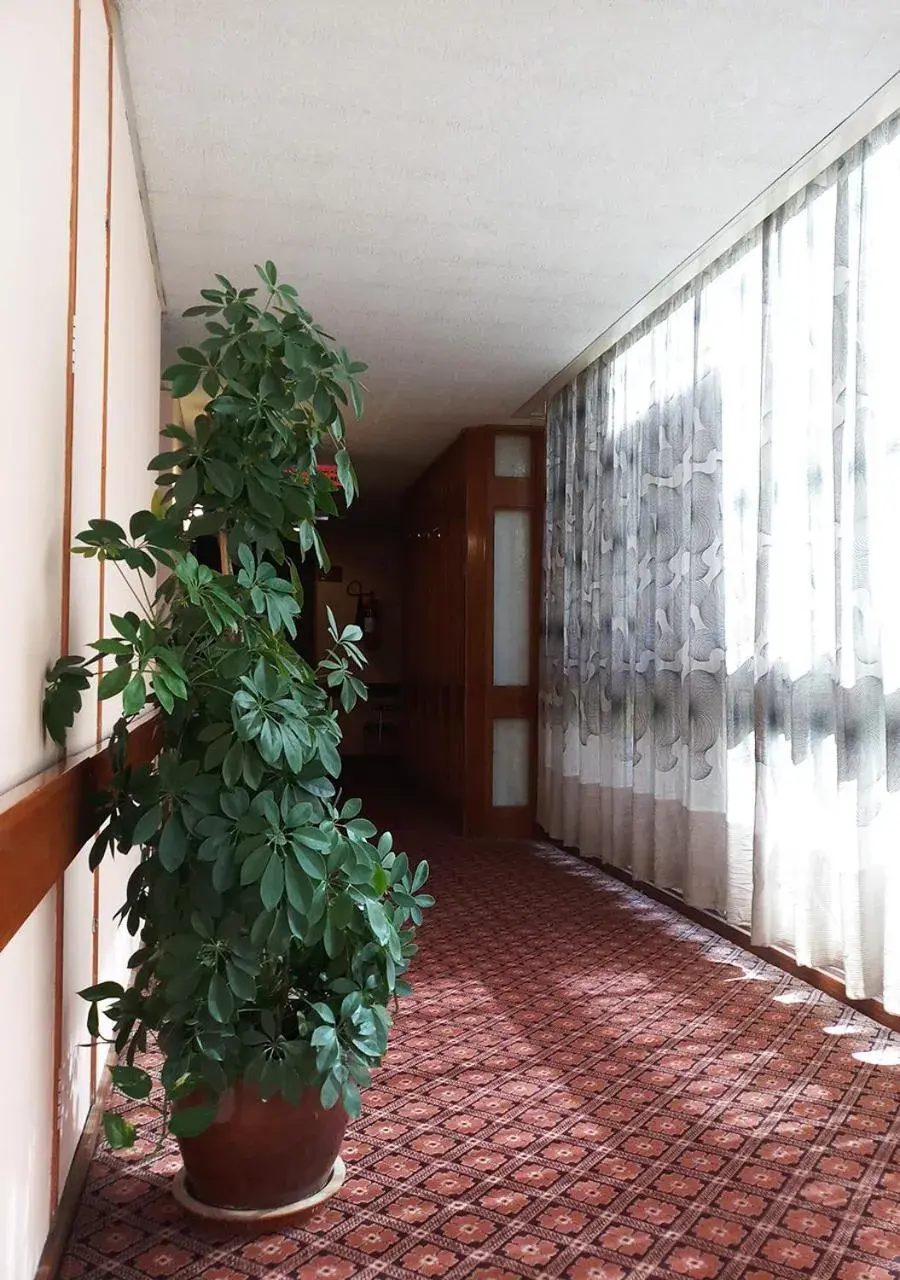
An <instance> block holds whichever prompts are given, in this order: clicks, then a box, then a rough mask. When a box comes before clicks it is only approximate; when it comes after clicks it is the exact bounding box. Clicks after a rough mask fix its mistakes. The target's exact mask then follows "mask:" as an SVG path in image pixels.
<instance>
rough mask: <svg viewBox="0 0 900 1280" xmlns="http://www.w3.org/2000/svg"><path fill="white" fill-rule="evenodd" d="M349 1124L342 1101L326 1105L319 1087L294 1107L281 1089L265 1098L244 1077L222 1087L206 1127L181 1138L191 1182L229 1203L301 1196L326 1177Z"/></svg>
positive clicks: (220, 1203)
mask: <svg viewBox="0 0 900 1280" xmlns="http://www.w3.org/2000/svg"><path fill="white" fill-rule="evenodd" d="M194 1101H196V1099H185V1101H184V1103H183V1105H190V1103H191V1102H194ZM346 1127H347V1113H346V1111H345V1110H344V1108H343V1107H342V1106H341V1104H340V1103H338V1104H337V1105H336V1106H334V1107H332V1108H331V1110H330V1111H326V1110H325V1108H324V1107H323V1106H322V1104H321V1102H320V1101H319V1091H318V1089H307V1090H306V1091H305V1092H304V1093H303V1094H302V1095H301V1097H300V1102H299V1104H298V1105H297V1106H296V1107H292V1106H291V1104H290V1103H289V1102H286V1101H285V1099H284V1098H283V1097H281V1095H280V1094H279V1095H278V1096H277V1097H275V1098H270V1100H269V1101H268V1102H263V1101H262V1099H261V1098H260V1096H259V1094H258V1093H257V1092H256V1089H255V1088H253V1087H252V1086H250V1085H244V1084H241V1083H238V1084H236V1085H235V1086H234V1088H232V1089H229V1090H228V1092H227V1093H224V1094H223V1095H222V1099H221V1101H220V1103H219V1111H218V1114H217V1116H216V1118H215V1120H214V1121H213V1122H212V1124H211V1125H210V1126H209V1128H208V1129H206V1130H205V1131H204V1132H203V1133H201V1134H198V1136H197V1137H196V1138H179V1139H178V1145H179V1146H180V1147H181V1155H182V1158H183V1160H184V1167H185V1173H186V1175H187V1186H188V1190H189V1191H190V1193H191V1195H192V1196H193V1197H195V1198H196V1199H197V1200H199V1201H200V1202H201V1203H203V1204H204V1205H211V1206H216V1207H219V1208H223V1209H245V1210H267V1209H278V1208H281V1207H282V1206H285V1205H292V1204H296V1203H297V1202H299V1201H301V1200H306V1199H308V1198H309V1197H310V1196H314V1195H315V1194H316V1192H318V1191H321V1190H322V1188H323V1187H324V1186H325V1184H326V1183H327V1182H328V1180H329V1178H330V1177H331V1173H332V1170H333V1168H334V1164H335V1161H336V1160H337V1157H338V1153H339V1152H340V1149H341V1142H342V1141H343V1138H344V1130H345V1129H346Z"/></svg>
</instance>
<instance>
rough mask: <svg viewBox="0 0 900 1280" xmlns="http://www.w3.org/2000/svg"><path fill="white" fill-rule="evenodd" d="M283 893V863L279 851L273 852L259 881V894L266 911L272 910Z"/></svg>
mask: <svg viewBox="0 0 900 1280" xmlns="http://www.w3.org/2000/svg"><path fill="white" fill-rule="evenodd" d="M283 894H284V863H283V862H282V860H281V854H280V853H277V852H275V853H273V854H272V856H271V857H270V858H269V864H268V866H267V867H266V869H265V871H264V872H263V877H262V880H260V882H259V896H260V898H262V903H263V906H264V907H265V908H266V910H267V911H274V910H275V908H276V907H277V906H278V904H279V902H281V899H282V895H283Z"/></svg>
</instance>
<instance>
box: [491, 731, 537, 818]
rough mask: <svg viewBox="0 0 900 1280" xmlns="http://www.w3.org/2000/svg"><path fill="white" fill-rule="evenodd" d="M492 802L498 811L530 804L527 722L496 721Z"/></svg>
mask: <svg viewBox="0 0 900 1280" xmlns="http://www.w3.org/2000/svg"><path fill="white" fill-rule="evenodd" d="M493 768H494V779H493V789H492V791H493V803H494V807H495V808H497V809H507V808H511V807H512V806H513V805H523V804H527V803H528V721H527V720H495V721H494V763H493Z"/></svg>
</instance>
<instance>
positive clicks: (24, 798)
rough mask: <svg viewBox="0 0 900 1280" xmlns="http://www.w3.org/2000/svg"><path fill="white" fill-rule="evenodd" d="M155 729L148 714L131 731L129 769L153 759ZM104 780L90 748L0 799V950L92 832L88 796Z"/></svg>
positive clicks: (105, 768)
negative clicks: (0, 890)
mask: <svg viewBox="0 0 900 1280" xmlns="http://www.w3.org/2000/svg"><path fill="white" fill-rule="evenodd" d="M157 728H158V725H157V719H156V716H155V715H149V716H146V717H145V718H144V719H143V720H141V721H140V723H139V724H137V725H136V726H135V728H134V729H133V730H132V733H131V761H132V763H133V764H145V763H147V762H148V761H150V760H152V759H153V756H154V755H155V754H156V751H157ZM110 776H111V769H110V761H109V753H108V750H107V748H106V747H103V748H102V749H101V750H99V751H98V750H96V748H93V747H92V748H90V749H89V750H88V751H85V752H83V753H82V754H81V755H79V756H74V757H73V758H72V759H71V760H67V761H66V762H65V763H62V764H58V765H54V766H53V767H52V768H50V769H45V770H44V771H43V773H39V774H37V775H35V777H33V778H30V779H29V780H28V781H27V782H23V783H21V784H20V785H19V786H18V787H13V788H12V790H10V791H7V792H6V793H5V794H4V795H3V796H0V884H2V885H3V896H2V898H0V951H2V949H3V948H4V947H5V946H6V944H7V943H8V942H9V940H10V939H11V938H12V937H13V936H14V934H16V933H17V932H18V930H19V929H20V928H21V927H22V925H23V924H24V923H25V921H26V920H27V919H28V917H29V916H30V915H31V913H32V911H33V910H34V909H35V907H36V906H37V905H38V903H39V902H41V901H42V900H43V898H44V897H46V895H47V894H48V893H49V892H50V890H51V889H52V888H53V885H54V884H55V883H56V882H57V881H58V880H59V879H60V877H61V876H62V875H63V873H64V871H65V869H66V867H67V866H68V865H69V863H70V862H71V861H72V860H73V859H74V858H75V856H76V855H77V854H78V851H79V850H80V849H82V848H83V847H84V845H85V844H86V843H87V841H88V840H90V838H91V836H92V835H93V834H94V833H95V832H96V831H97V829H98V827H99V826H100V819H99V815H98V812H97V808H96V805H95V803H94V796H95V795H96V793H97V792H98V791H100V790H102V789H103V787H104V786H106V785H107V783H108V782H109V779H110Z"/></svg>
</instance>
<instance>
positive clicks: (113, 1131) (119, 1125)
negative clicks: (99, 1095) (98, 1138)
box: [103, 1111, 137, 1151]
mask: <svg viewBox="0 0 900 1280" xmlns="http://www.w3.org/2000/svg"><path fill="white" fill-rule="evenodd" d="M103 1132H104V1134H105V1135H106V1141H107V1142H108V1143H109V1145H110V1146H111V1147H112V1149H113V1151H123V1150H125V1148H126V1147H133V1146H134V1140H135V1138H136V1136H137V1133H136V1130H135V1127H134V1125H133V1124H129V1122H128V1121H127V1120H125V1119H123V1117H122V1116H117V1115H116V1113H115V1112H114V1111H104V1113H103Z"/></svg>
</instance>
